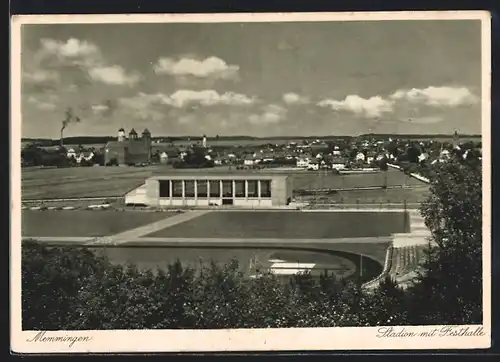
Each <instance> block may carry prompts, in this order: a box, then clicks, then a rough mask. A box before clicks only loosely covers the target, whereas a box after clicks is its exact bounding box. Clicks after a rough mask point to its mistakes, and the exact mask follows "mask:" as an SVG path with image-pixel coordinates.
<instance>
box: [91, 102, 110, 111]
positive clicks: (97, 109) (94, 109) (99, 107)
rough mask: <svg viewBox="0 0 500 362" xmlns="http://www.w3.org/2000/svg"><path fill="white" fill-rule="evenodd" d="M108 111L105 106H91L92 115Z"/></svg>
mask: <svg viewBox="0 0 500 362" xmlns="http://www.w3.org/2000/svg"><path fill="white" fill-rule="evenodd" d="M108 110H109V107H108V106H107V105H105V104H95V105H93V106H92V111H93V112H94V113H104V112H106V111H108Z"/></svg>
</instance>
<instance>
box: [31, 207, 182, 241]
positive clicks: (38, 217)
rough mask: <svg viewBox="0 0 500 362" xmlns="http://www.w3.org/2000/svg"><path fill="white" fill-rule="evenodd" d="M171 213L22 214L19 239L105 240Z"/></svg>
mask: <svg viewBox="0 0 500 362" xmlns="http://www.w3.org/2000/svg"><path fill="white" fill-rule="evenodd" d="M172 215H175V213H173V212H172V213H168V212H141V211H126V212H125V211H124V212H120V211H111V210H110V211H104V210H103V211H92V210H73V211H31V210H23V211H22V221H21V229H22V232H21V234H22V236H23V237H30V236H56V237H61V236H70V237H71V236H88V237H98V236H109V235H114V234H117V233H119V232H123V231H125V230H129V229H133V228H137V227H139V226H142V225H146V224H149V223H152V222H155V221H158V220H162V219H165V218H167V217H169V216H172Z"/></svg>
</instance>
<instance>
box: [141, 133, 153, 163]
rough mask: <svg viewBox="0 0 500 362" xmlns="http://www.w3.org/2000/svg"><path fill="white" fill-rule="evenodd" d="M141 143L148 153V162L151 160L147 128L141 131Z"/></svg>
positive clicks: (149, 138)
mask: <svg viewBox="0 0 500 362" xmlns="http://www.w3.org/2000/svg"><path fill="white" fill-rule="evenodd" d="M142 142H144V147H145V148H146V150H147V152H148V160H151V132H149V130H148V129H147V128H146V129H144V131H142Z"/></svg>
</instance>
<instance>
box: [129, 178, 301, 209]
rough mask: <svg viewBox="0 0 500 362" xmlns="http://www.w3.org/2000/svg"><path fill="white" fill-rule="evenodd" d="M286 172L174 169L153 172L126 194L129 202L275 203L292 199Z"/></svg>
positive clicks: (156, 205)
mask: <svg viewBox="0 0 500 362" xmlns="http://www.w3.org/2000/svg"><path fill="white" fill-rule="evenodd" d="M291 182H292V179H291V178H290V177H288V176H287V175H277V174H273V175H264V174H260V173H254V174H245V175H243V174H208V175H207V174H201V173H198V172H197V173H193V174H189V173H184V174H179V173H175V174H173V175H165V176H154V177H150V178H148V179H147V180H146V182H145V183H144V185H142V186H140V187H139V188H137V189H135V190H132V191H131V192H129V193H128V194H127V195H126V196H125V203H126V204H128V205H134V204H135V205H147V206H153V207H169V206H193V207H196V206H222V205H224V206H226V205H227V206H231V205H232V206H241V207H276V206H285V205H288V204H289V203H290V201H291V199H292V189H293V187H292V184H291Z"/></svg>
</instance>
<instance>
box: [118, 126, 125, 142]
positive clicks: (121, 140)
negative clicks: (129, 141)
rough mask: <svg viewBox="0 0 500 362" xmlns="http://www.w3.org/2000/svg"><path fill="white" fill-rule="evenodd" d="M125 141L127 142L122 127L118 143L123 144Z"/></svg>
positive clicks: (119, 131)
mask: <svg viewBox="0 0 500 362" xmlns="http://www.w3.org/2000/svg"><path fill="white" fill-rule="evenodd" d="M123 141H125V130H124V129H123V127H122V128H120V129H119V130H118V142H123Z"/></svg>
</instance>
